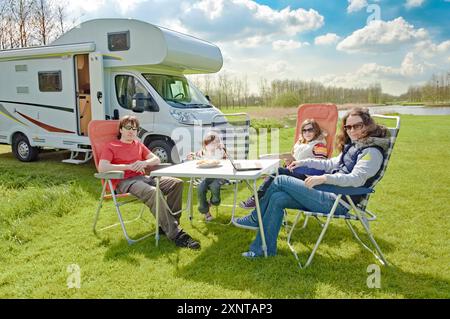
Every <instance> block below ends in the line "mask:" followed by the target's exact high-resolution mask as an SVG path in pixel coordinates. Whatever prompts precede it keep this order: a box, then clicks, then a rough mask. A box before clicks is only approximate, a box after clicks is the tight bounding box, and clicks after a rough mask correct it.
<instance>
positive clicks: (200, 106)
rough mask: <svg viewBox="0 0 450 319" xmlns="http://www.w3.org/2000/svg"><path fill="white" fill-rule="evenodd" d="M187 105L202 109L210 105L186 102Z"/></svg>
mask: <svg viewBox="0 0 450 319" xmlns="http://www.w3.org/2000/svg"><path fill="white" fill-rule="evenodd" d="M188 106H191V107H195V108H202V109H206V108H210V107H212V106H211V105H209V104H188Z"/></svg>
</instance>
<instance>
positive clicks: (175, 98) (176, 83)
mask: <svg viewBox="0 0 450 319" xmlns="http://www.w3.org/2000/svg"><path fill="white" fill-rule="evenodd" d="M142 76H143V77H144V78H145V79H146V80H147V81H148V83H150V85H151V86H153V88H154V89H155V90H156V92H158V94H159V95H160V96H161V97H162V98H163V99H164V100H165V101H166V102H167V103H169V104H170V105H171V106H173V107H177V108H208V107H212V106H211V105H210V104H209V101H208V100H207V99H206V98H205V97H204V96H203V94H202V93H201V92H200V91H199V90H198V89H197V88H196V87H195V86H194V85H193V84H192V83H190V82H189V81H188V80H187V79H186V78H185V77H183V76H174V75H164V74H150V73H143V74H142Z"/></svg>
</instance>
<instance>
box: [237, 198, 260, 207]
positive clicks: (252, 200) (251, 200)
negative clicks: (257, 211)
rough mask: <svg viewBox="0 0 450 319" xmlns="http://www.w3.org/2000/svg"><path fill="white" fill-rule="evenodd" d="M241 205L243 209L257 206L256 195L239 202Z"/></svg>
mask: <svg viewBox="0 0 450 319" xmlns="http://www.w3.org/2000/svg"><path fill="white" fill-rule="evenodd" d="M239 206H240V207H241V208H243V209H253V208H255V207H256V202H255V197H253V196H251V197H249V198H248V199H247V200H245V201H242V202H240V203H239Z"/></svg>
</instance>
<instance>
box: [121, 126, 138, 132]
mask: <svg viewBox="0 0 450 319" xmlns="http://www.w3.org/2000/svg"><path fill="white" fill-rule="evenodd" d="M123 128H124V129H126V130H127V131H129V130H133V131H137V130H138V129H139V128H137V127H133V126H131V125H125V126H123Z"/></svg>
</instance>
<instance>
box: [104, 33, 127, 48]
mask: <svg viewBox="0 0 450 319" xmlns="http://www.w3.org/2000/svg"><path fill="white" fill-rule="evenodd" d="M108 49H109V51H127V50H129V49H130V31H125V32H112V33H108Z"/></svg>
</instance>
